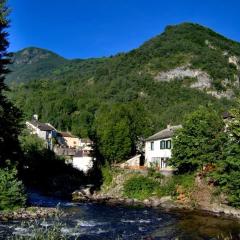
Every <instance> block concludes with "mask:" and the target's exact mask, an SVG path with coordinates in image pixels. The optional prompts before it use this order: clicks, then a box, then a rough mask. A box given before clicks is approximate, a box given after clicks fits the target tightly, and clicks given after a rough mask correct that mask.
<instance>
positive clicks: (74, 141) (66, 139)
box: [57, 132, 80, 148]
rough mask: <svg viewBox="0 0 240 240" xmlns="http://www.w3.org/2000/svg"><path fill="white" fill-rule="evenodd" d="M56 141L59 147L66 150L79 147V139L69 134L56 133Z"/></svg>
mask: <svg viewBox="0 0 240 240" xmlns="http://www.w3.org/2000/svg"><path fill="white" fill-rule="evenodd" d="M57 141H58V143H59V144H60V145H62V146H65V147H68V148H78V147H79V146H80V139H79V138H78V137H76V136H73V135H72V134H71V133H69V132H58V133H57Z"/></svg>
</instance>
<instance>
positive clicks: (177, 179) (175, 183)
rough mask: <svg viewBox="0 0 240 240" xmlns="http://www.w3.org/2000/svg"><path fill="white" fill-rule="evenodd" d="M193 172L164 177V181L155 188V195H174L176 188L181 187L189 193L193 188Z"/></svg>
mask: <svg viewBox="0 0 240 240" xmlns="http://www.w3.org/2000/svg"><path fill="white" fill-rule="evenodd" d="M194 181H195V175H194V174H182V175H173V176H172V177H168V178H165V181H163V182H162V184H161V185H160V187H159V188H158V190H157V195H158V196H160V197H162V196H172V197H174V196H176V195H177V188H178V187H179V186H181V188H182V189H183V190H184V192H186V193H190V192H191V191H193V189H194Z"/></svg>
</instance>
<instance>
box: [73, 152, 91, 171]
mask: <svg viewBox="0 0 240 240" xmlns="http://www.w3.org/2000/svg"><path fill="white" fill-rule="evenodd" d="M93 164H94V158H93V157H92V155H91V152H89V151H84V150H79V151H78V152H76V154H75V156H74V157H73V161H72V165H73V167H74V168H76V169H78V170H80V171H82V172H84V173H85V174H86V173H87V172H88V171H89V170H90V169H92V167H93Z"/></svg>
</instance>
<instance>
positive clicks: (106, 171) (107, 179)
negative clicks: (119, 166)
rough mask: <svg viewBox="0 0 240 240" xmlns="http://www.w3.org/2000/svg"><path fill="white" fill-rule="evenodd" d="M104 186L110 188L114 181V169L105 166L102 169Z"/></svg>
mask: <svg viewBox="0 0 240 240" xmlns="http://www.w3.org/2000/svg"><path fill="white" fill-rule="evenodd" d="M101 172H102V178H103V185H104V186H106V187H108V186H110V185H111V183H112V180H113V173H112V168H111V167H110V166H109V165H107V164H106V165H104V166H102V167H101Z"/></svg>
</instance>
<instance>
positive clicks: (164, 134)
mask: <svg viewBox="0 0 240 240" xmlns="http://www.w3.org/2000/svg"><path fill="white" fill-rule="evenodd" d="M179 128H182V125H177V126H168V127H167V128H166V129H163V130H161V131H160V132H158V133H155V134H154V135H152V136H150V137H148V138H147V139H146V141H152V140H158V139H165V138H171V137H172V136H173V134H174V132H175V131H176V130H177V129H179Z"/></svg>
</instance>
